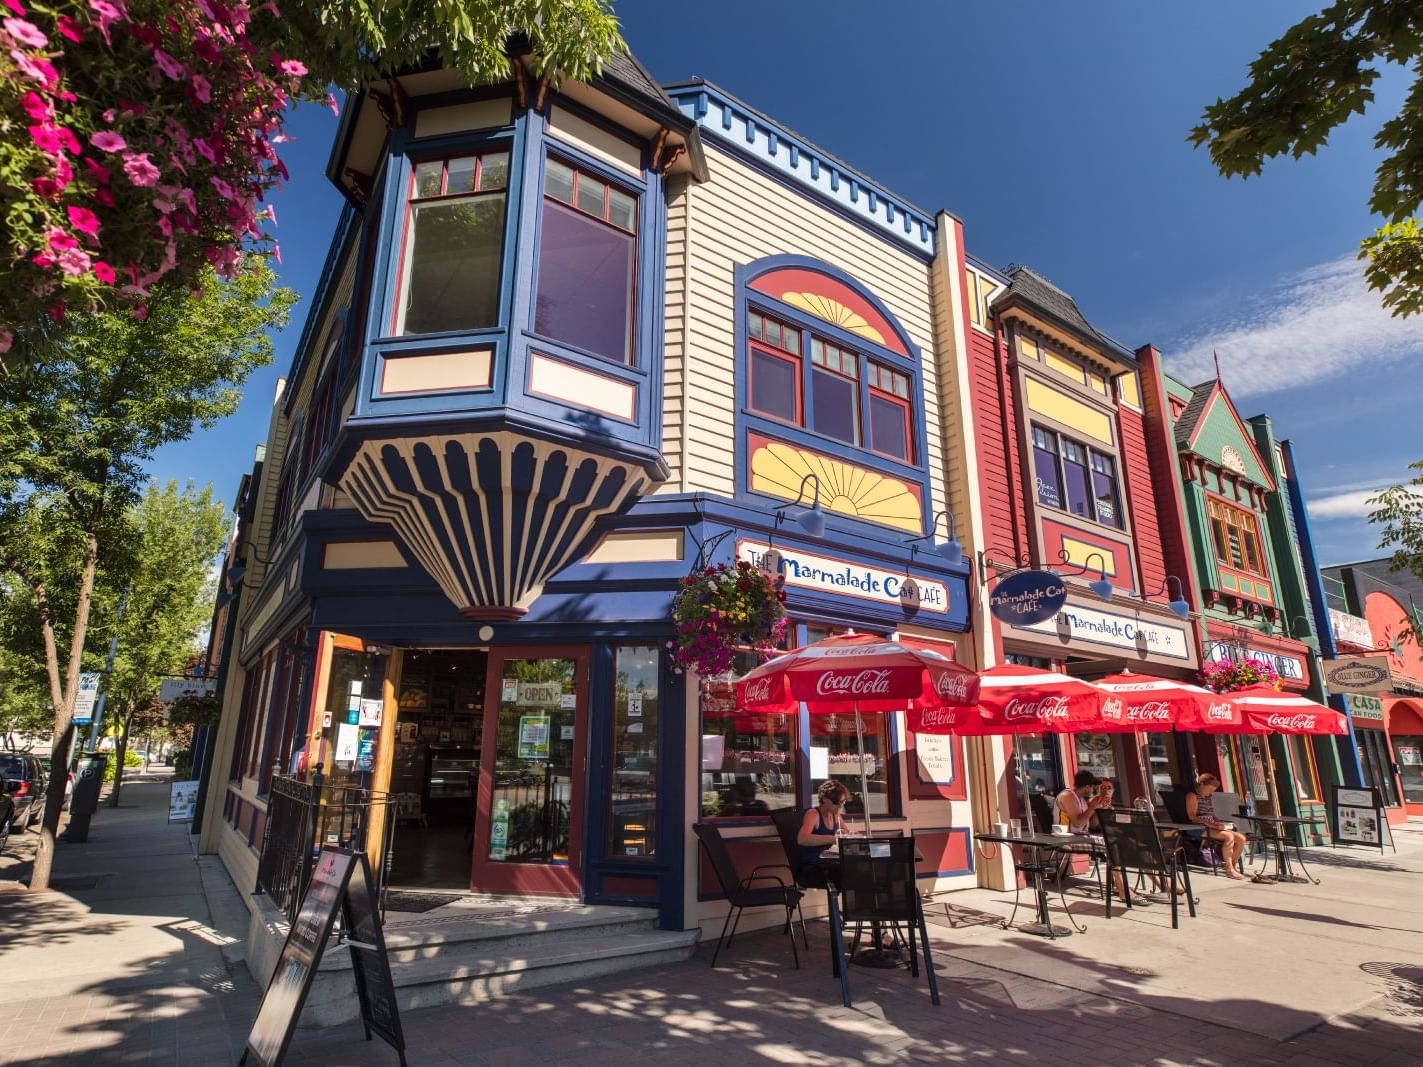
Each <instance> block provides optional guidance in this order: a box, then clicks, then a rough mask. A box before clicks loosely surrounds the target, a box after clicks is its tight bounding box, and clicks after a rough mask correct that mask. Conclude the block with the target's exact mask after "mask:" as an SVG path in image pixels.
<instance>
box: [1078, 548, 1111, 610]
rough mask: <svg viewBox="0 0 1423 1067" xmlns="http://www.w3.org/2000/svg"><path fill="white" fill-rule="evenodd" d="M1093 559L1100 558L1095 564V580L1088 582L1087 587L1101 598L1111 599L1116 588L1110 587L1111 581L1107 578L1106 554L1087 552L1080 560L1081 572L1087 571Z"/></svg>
mask: <svg viewBox="0 0 1423 1067" xmlns="http://www.w3.org/2000/svg"><path fill="white" fill-rule="evenodd" d="M1094 559H1096V560H1100V561H1101V562H1100V563H1098V565H1097V578H1096V580H1095V581H1091V582H1088V583H1087V588H1088V589H1090V590H1092V592H1093V593H1095V594H1097V596H1099V597H1101V598H1102V599H1103V600H1111V599H1112V594H1113V593H1114V592H1116V590H1115V589H1114V588H1113V587H1112V583H1111V582H1110V581H1108V580H1107V557H1106V556H1104V555H1102V553H1100V552H1092V553H1090V554H1088V556H1087V558H1086V559H1085V560H1083V561H1082V573H1084V574H1085V573H1086V572H1087V568H1088V567H1090V566H1091V565H1092V561H1093V560H1094Z"/></svg>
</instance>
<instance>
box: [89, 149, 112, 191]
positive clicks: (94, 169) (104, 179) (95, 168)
mask: <svg viewBox="0 0 1423 1067" xmlns="http://www.w3.org/2000/svg"><path fill="white" fill-rule="evenodd" d="M83 158H84V166H85V167H86V168H88V171H89V174H90V176H91V177H92V178H93V179H94V180H95V181H96V182H98V183H99V184H100V185H108V184H109V177H110V175H109V168H108V167H105V166H102V165H101V164H99V163H96V162H94V160H92V159H90V158H89V157H88V156H85V157H83Z"/></svg>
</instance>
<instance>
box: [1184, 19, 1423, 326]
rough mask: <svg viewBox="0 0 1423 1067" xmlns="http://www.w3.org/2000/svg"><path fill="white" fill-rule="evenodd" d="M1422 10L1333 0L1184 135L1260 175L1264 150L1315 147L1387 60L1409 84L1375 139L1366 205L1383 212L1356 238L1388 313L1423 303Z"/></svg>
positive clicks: (1277, 152) (1361, 106) (1412, 310)
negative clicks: (1422, 213) (1377, 158)
mask: <svg viewBox="0 0 1423 1067" xmlns="http://www.w3.org/2000/svg"><path fill="white" fill-rule="evenodd" d="M1420 62H1423V14H1420V11H1419V7H1418V4H1417V3H1415V2H1414V0H1337V2H1336V3H1333V4H1331V5H1330V6H1328V7H1327V8H1325V9H1324V10H1323V11H1321V12H1320V13H1319V14H1317V15H1310V16H1309V17H1308V18H1306V19H1303V20H1301V21H1300V22H1298V23H1296V24H1295V25H1293V26H1291V27H1290V28H1289V29H1288V30H1286V31H1285V33H1284V34H1283V35H1282V36H1281V37H1280V38H1279V39H1277V40H1275V41H1273V42H1271V44H1270V46H1269V47H1268V48H1266V49H1265V51H1263V52H1261V53H1260V55H1259V57H1258V58H1257V59H1256V60H1255V61H1254V62H1253V63H1251V64H1250V84H1248V85H1247V86H1246V87H1245V88H1244V89H1242V90H1241V91H1240V92H1238V93H1236V94H1235V95H1234V96H1232V97H1231V98H1230V99H1228V100H1222V99H1218V100H1216V102H1215V103H1214V104H1211V105H1210V106H1209V107H1207V108H1206V109H1205V113H1204V114H1203V115H1202V122H1201V124H1200V125H1199V126H1196V127H1195V128H1194V129H1193V130H1192V131H1191V135H1190V140H1191V141H1192V143H1194V144H1195V145H1197V146H1198V147H1199V146H1201V145H1205V146H1207V147H1208V149H1209V150H1210V155H1211V162H1213V163H1214V164H1215V166H1216V169H1217V170H1219V171H1220V173H1221V174H1223V175H1225V176H1226V177H1242V178H1248V177H1249V176H1251V175H1252V174H1259V173H1260V169H1261V167H1262V166H1263V165H1264V162H1265V161H1266V160H1267V159H1272V158H1274V157H1276V156H1282V155H1291V156H1293V157H1294V158H1295V159H1298V158H1300V157H1301V156H1304V155H1306V154H1308V155H1313V154H1314V153H1315V152H1317V151H1318V150H1319V149H1320V148H1321V147H1323V146H1324V145H1325V144H1326V143H1327V142H1328V140H1329V135H1330V134H1331V133H1332V132H1333V131H1334V130H1335V129H1337V128H1338V127H1339V126H1341V125H1343V124H1344V123H1345V122H1346V121H1348V120H1349V119H1350V118H1351V117H1353V116H1355V115H1362V114H1363V113H1364V112H1365V111H1366V110H1367V109H1368V107H1369V105H1371V104H1372V103H1373V102H1374V83H1375V82H1376V81H1378V79H1379V78H1380V77H1381V74H1382V71H1381V68H1382V67H1383V66H1384V65H1386V64H1392V65H1396V66H1399V67H1405V68H1410V67H1411V68H1412V69H1413V71H1414V75H1415V77H1414V80H1413V84H1412V86H1411V87H1410V89H1409V92H1408V94H1407V96H1406V97H1405V99H1404V102H1403V106H1402V107H1401V108H1400V109H1399V112H1398V114H1397V115H1395V116H1393V117H1392V118H1391V119H1389V120H1388V121H1386V122H1385V123H1384V124H1383V125H1382V126H1381V127H1380V128H1379V131H1378V133H1377V134H1376V135H1375V137H1374V143H1375V144H1376V145H1377V146H1378V147H1379V148H1381V149H1384V150H1386V151H1387V153H1388V154H1387V155H1386V156H1385V157H1384V159H1383V160H1382V161H1381V162H1380V163H1379V165H1378V168H1377V170H1376V171H1375V175H1374V187H1373V192H1372V195H1371V196H1370V198H1369V210H1370V211H1372V212H1373V213H1374V214H1376V215H1378V216H1380V217H1382V218H1383V219H1385V220H1386V223H1385V225H1384V226H1382V227H1380V228H1379V229H1378V230H1377V231H1376V232H1375V233H1374V234H1373V235H1371V236H1369V237H1366V238H1365V239H1364V240H1363V241H1362V243H1361V246H1360V251H1359V258H1360V259H1365V260H1367V261H1368V265H1367V267H1366V268H1365V271H1364V274H1365V277H1366V278H1367V280H1368V283H1369V286H1370V287H1371V288H1373V289H1375V290H1378V291H1380V292H1381V293H1383V304H1384V306H1385V307H1388V308H1390V309H1392V311H1393V314H1395V315H1402V316H1407V315H1413V314H1416V313H1418V312H1419V311H1420V310H1423V231H1420V230H1419V226H1418V222H1417V220H1416V218H1415V217H1414V216H1416V215H1417V214H1418V211H1419V204H1420V202H1423V73H1419V72H1420V66H1419V64H1420Z"/></svg>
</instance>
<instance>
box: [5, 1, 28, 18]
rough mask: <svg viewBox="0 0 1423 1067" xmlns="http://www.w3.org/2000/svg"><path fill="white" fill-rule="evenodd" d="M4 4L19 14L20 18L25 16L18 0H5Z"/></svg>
mask: <svg viewBox="0 0 1423 1067" xmlns="http://www.w3.org/2000/svg"><path fill="white" fill-rule="evenodd" d="M5 6H6V7H8V8H9V9H10V10H11V11H13V12H14V13H15V14H17V15H19V16H20V18H24V17H25V9H24V8H23V7H21V6H20V0H5Z"/></svg>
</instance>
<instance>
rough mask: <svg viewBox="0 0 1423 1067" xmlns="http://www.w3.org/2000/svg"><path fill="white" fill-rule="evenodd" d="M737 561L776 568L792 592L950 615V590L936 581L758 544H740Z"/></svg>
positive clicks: (751, 542)
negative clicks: (797, 590) (817, 594)
mask: <svg viewBox="0 0 1423 1067" xmlns="http://www.w3.org/2000/svg"><path fill="white" fill-rule="evenodd" d="M768 553H770V554H771V555H770V557H769V558H768ZM736 558H737V559H738V560H745V561H746V562H747V563H749V564H751V566H753V567H760V568H766V567H767V566H770V565H774V566H775V567H776V568H777V569H778V570H779V571H780V573H781V574H783V575H785V578H786V585H787V586H788V587H791V588H796V589H806V590H810V591H812V592H816V593H832V594H835V595H837V596H850V597H857V598H859V599H860V600H872V601H875V602H876V603H879V604H894V605H897V606H900V607H904V608H907V609H910V610H918V611H931V612H933V613H935V614H936V615H947V614H948V613H949V589H948V586H946V585H945V584H944V583H943V582H936V581H934V580H933V579H932V578H925V577H922V576H919V575H915V576H913V577H910V576H909V575H906V574H903V573H901V572H897V571H886V570H880V569H879V568H878V567H869V566H866V565H865V564H863V563H851V562H850V561H849V560H843V559H834V558H832V557H830V556H819V555H812V554H811V553H809V552H802V551H801V550H800V549H798V548H791V547H789V546H785V545H777V546H776V547H775V550H774V552H772V550H771V547H770V546H769V545H767V544H764V543H762V542H757V541H738V542H737V543H736Z"/></svg>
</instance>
